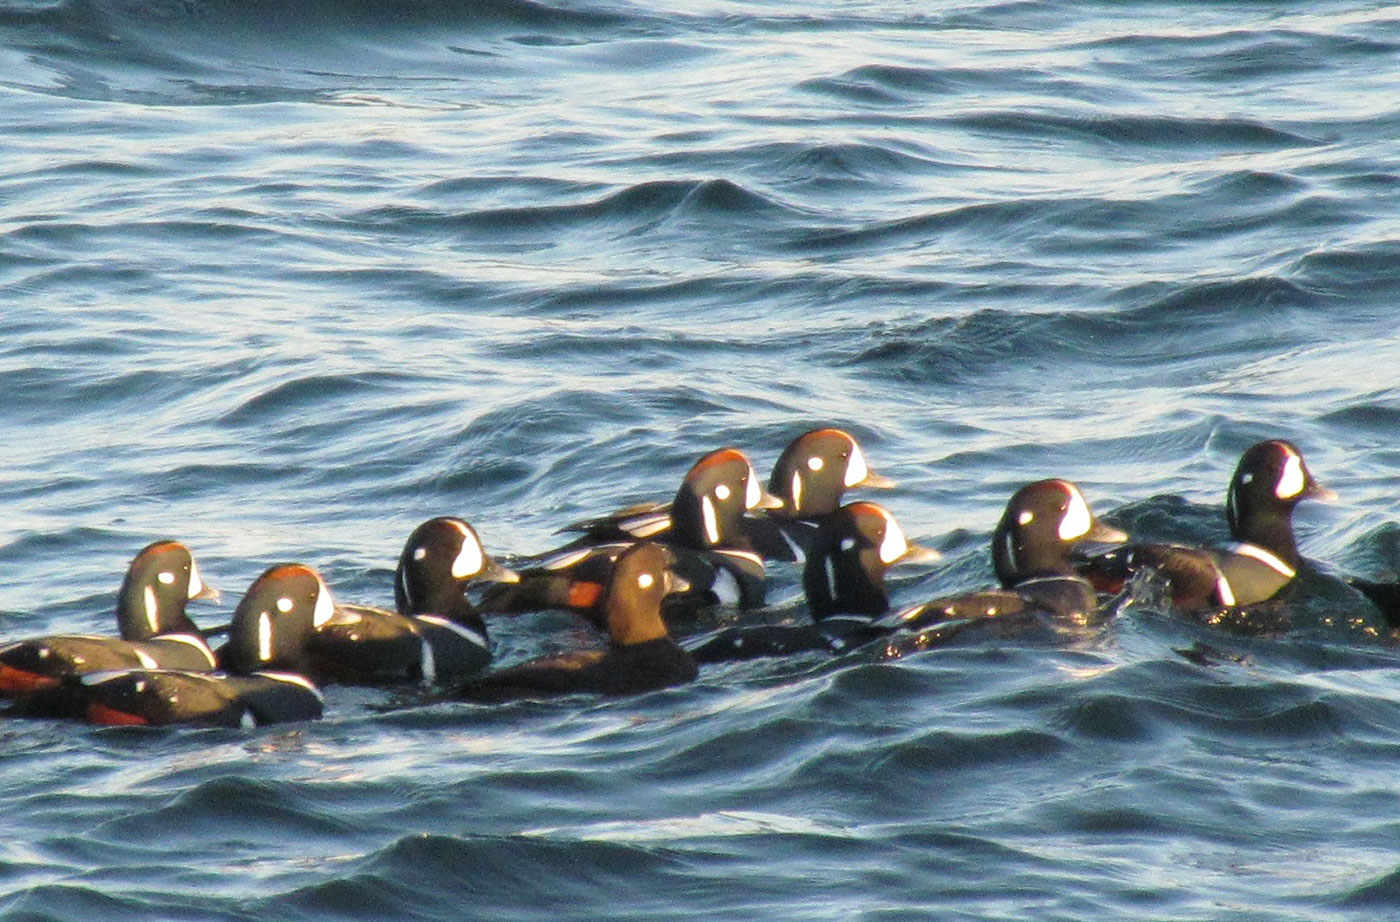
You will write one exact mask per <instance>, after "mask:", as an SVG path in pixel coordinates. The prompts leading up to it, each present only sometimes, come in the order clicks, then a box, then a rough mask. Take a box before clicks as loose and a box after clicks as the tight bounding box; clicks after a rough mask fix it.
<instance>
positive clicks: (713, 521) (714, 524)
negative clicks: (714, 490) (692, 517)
mask: <svg viewBox="0 0 1400 922" xmlns="http://www.w3.org/2000/svg"><path fill="white" fill-rule="evenodd" d="M700 518H701V520H702V521H703V522H704V523H705V537H707V538H709V539H710V543H711V544H719V517H718V516H716V515H715V504H714V503H712V502H710V498H709V497H708V496H702V497H700Z"/></svg>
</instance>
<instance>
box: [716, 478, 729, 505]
mask: <svg viewBox="0 0 1400 922" xmlns="http://www.w3.org/2000/svg"><path fill="white" fill-rule="evenodd" d="M715 499H717V500H719V501H720V502H724V501H725V500H726V499H729V485H728V484H725V483H722V484H720V485H719V486H717V487H715Z"/></svg>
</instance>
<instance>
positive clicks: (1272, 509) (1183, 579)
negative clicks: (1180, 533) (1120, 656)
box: [1077, 439, 1336, 617]
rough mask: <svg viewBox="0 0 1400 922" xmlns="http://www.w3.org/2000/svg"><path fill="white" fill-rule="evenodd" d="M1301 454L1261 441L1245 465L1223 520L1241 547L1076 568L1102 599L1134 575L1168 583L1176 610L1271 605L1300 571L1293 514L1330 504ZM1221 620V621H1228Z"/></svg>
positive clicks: (1138, 547)
mask: <svg viewBox="0 0 1400 922" xmlns="http://www.w3.org/2000/svg"><path fill="white" fill-rule="evenodd" d="M1335 495H1336V494H1334V493H1332V491H1330V490H1327V489H1324V488H1323V487H1322V486H1320V485H1319V484H1318V483H1317V481H1316V480H1315V479H1313V476H1312V473H1311V472H1309V470H1308V467H1307V464H1305V463H1304V461H1303V456H1302V454H1301V453H1300V452H1299V451H1298V449H1297V448H1296V447H1294V446H1293V445H1292V444H1291V443H1289V442H1285V441H1283V440H1281V439H1273V440H1270V441H1267V442H1260V443H1258V444H1257V445H1254V446H1252V447H1251V448H1249V449H1248V450H1247V451H1246V452H1245V453H1244V455H1243V456H1241V458H1240V462H1239V464H1238V466H1236V468H1235V474H1234V476H1233V477H1232V478H1231V480H1230V488H1229V492H1228V494H1227V496H1226V502H1225V513H1226V518H1227V520H1228V521H1229V525H1230V534H1231V536H1233V537H1234V539H1235V541H1236V542H1237V543H1236V544H1233V545H1231V546H1229V547H1226V548H1223V549H1218V550H1217V549H1207V548H1199V547H1187V546H1183V545H1177V544H1129V545H1125V546H1124V547H1121V548H1116V549H1114V550H1112V551H1110V552H1108V553H1106V554H1101V555H1098V556H1094V557H1090V558H1088V559H1087V560H1085V561H1084V562H1082V563H1080V564H1078V565H1077V569H1078V570H1079V572H1080V573H1081V574H1083V575H1084V576H1086V577H1087V578H1088V579H1089V580H1090V581H1091V582H1093V584H1094V585H1095V587H1096V588H1097V589H1098V590H1099V591H1100V592H1106V593H1117V592H1120V591H1122V589H1123V587H1124V584H1125V583H1126V582H1127V580H1128V579H1129V578H1130V577H1131V576H1132V575H1133V574H1134V573H1136V572H1138V571H1140V570H1151V571H1154V572H1155V573H1157V574H1159V575H1161V576H1162V577H1163V578H1165V579H1166V580H1167V582H1168V584H1169V591H1170V594H1171V600H1172V603H1173V604H1174V605H1175V606H1176V607H1177V608H1179V609H1181V610H1182V611H1185V612H1190V613H1198V614H1200V613H1210V614H1212V615H1215V614H1218V613H1220V612H1221V611H1222V610H1223V609H1229V608H1236V607H1243V606H1248V605H1255V604H1257V603H1259V602H1263V601H1266V600H1268V599H1270V598H1273V597H1274V596H1275V595H1277V594H1278V593H1279V592H1280V591H1281V590H1283V589H1284V588H1285V587H1287V586H1288V585H1289V584H1290V583H1292V582H1293V580H1294V578H1295V577H1296V576H1297V575H1298V568H1299V566H1300V565H1301V564H1302V556H1301V555H1300V554H1299V553H1298V545H1297V543H1296V542H1295V541H1294V537H1293V521H1292V516H1293V507H1294V506H1296V505H1298V503H1299V502H1300V501H1302V500H1304V499H1322V500H1327V499H1333V498H1335ZM1221 617H1224V616H1223V615H1222V616H1221Z"/></svg>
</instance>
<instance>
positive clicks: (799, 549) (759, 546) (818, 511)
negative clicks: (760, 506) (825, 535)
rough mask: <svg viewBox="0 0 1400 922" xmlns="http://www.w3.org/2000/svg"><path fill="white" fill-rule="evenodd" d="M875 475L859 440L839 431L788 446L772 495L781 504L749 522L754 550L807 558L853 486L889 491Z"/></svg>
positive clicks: (806, 436)
mask: <svg viewBox="0 0 1400 922" xmlns="http://www.w3.org/2000/svg"><path fill="white" fill-rule="evenodd" d="M893 486H894V481H892V480H890V479H888V478H886V477H882V476H880V475H879V474H876V473H875V472H874V471H872V470H871V469H870V467H869V465H868V464H866V461H865V454H864V453H863V452H862V451H861V450H860V445H859V444H857V442H856V440H855V438H854V437H853V436H852V435H851V434H850V433H848V432H843V431H842V430H840V429H831V428H826V429H813V430H812V431H810V432H804V433H803V434H802V435H799V436H798V437H797V438H795V439H793V440H792V441H791V442H789V443H788V446H787V447H786V448H784V449H783V453H782V454H781V455H779V456H778V460H777V462H776V463H775V464H774V465H773V475H772V477H770V478H769V480H768V492H769V493H771V494H773V495H774V496H776V497H778V499H780V500H782V506H781V507H779V508H775V509H770V510H767V511H765V512H762V513H756V514H751V515H748V516H746V517H745V518H744V530H745V532H746V533H747V535H748V538H749V540H750V541H751V542H752V544H753V549H754V550H755V551H756V552H757V553H758V555H759V556H760V557H762V558H764V559H765V560H795V561H797V562H798V563H801V562H802V561H804V560H805V559H806V558H807V555H808V553H810V549H811V547H812V544H813V543H814V542H815V541H816V535H817V528H818V524H819V522H820V520H821V518H822V517H823V516H827V515H830V514H832V513H833V512H835V511H836V510H837V509H838V508H839V507H840V505H841V497H842V495H843V494H844V493H845V491H846V490H847V489H849V488H851V487H872V488H877V489H889V488H891V487H893Z"/></svg>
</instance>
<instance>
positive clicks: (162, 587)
mask: <svg viewBox="0 0 1400 922" xmlns="http://www.w3.org/2000/svg"><path fill="white" fill-rule="evenodd" d="M217 597H218V592H217V591H215V590H213V589H211V588H209V587H208V586H206V585H205V584H204V580H203V578H202V577H201V576H200V573H199V567H198V566H197V565H196V563H195V560H194V555H193V554H191V553H190V550H189V548H188V547H186V546H185V545H184V544H181V543H180V542H178V541H170V540H162V541H156V542H153V543H151V544H149V545H147V546H146V547H144V548H142V550H141V551H140V552H139V553H138V554H137V555H136V556H135V558H133V559H132V561H131V564H130V566H129V567H128V568H127V572H126V576H125V578H124V579H123V581H122V586H121V589H120V590H119V591H118V593H117V607H116V616H117V628H118V631H119V633H120V637H106V636H100V635H89V634H66V635H53V636H49V637H36V638H31V639H26V640H19V641H12V642H10V643H6V644H3V645H0V697H14V696H20V695H26V694H32V693H35V692H41V691H43V690H45V689H48V688H53V687H55V686H57V685H58V684H59V683H60V682H62V681H63V680H64V679H65V678H68V677H73V676H79V675H83V674H85V673H90V672H100V671H105V670H110V669H128V668H175V669H196V670H197V669H204V670H212V669H214V668H215V665H216V664H215V659H214V653H213V651H212V650H211V649H210V648H209V645H208V643H207V642H206V641H205V639H204V637H203V635H202V634H201V633H200V630H199V627H198V626H197V625H195V623H194V622H193V621H192V620H191V619H190V617H189V615H188V614H186V611H185V606H186V603H187V602H189V601H191V600H194V599H214V598H217Z"/></svg>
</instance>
